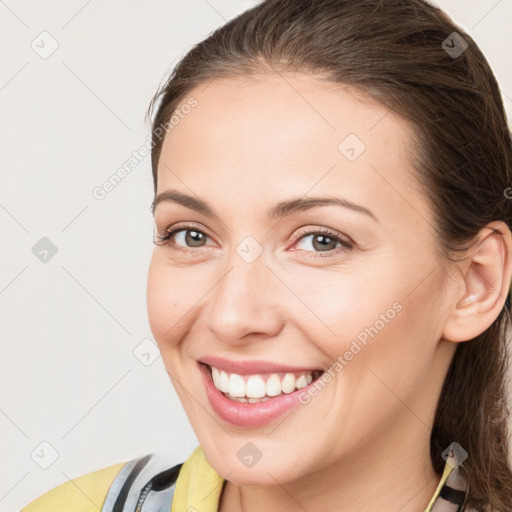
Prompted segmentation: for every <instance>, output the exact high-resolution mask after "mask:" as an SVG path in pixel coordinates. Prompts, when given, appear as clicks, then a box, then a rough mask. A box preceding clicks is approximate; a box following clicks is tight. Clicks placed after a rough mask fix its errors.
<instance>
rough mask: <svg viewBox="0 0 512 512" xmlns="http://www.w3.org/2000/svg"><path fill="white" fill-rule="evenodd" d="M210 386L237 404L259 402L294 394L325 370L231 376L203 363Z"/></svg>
mask: <svg viewBox="0 0 512 512" xmlns="http://www.w3.org/2000/svg"><path fill="white" fill-rule="evenodd" d="M205 366H206V367H207V368H208V370H209V372H210V376H211V378H212V381H213V385H214V386H215V388H217V389H218V390H219V391H220V392H221V393H222V395H223V396H225V397H226V398H229V399H230V400H233V401H236V402H244V403H260V402H266V401H267V400H271V399H272V398H275V397H277V396H281V395H285V394H289V393H293V392H294V391H297V390H299V389H302V388H304V387H306V386H308V385H309V384H311V383H312V382H314V381H316V380H317V379H318V378H320V377H321V375H322V374H323V373H324V370H312V371H299V372H287V373H285V372H274V373H258V374H237V373H230V372H226V371H224V370H221V369H220V368H216V367H215V366H212V365H209V364H205Z"/></svg>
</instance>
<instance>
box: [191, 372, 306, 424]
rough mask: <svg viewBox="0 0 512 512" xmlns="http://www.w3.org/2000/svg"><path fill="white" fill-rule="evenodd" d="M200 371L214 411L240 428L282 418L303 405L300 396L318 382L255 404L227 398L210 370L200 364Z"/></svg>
mask: <svg viewBox="0 0 512 512" xmlns="http://www.w3.org/2000/svg"><path fill="white" fill-rule="evenodd" d="M199 369H200V371H201V374H202V376H203V381H204V384H205V387H206V394H207V395H208V399H209V400H210V403H211V404H212V407H213V410H214V411H215V412H216V413H217V415H218V416H219V417H220V418H222V419H223V420H225V421H227V422H229V423H231V424H233V425H238V426H240V427H248V428H253V427H260V426H262V425H266V424H267V423H270V422H271V421H274V420H275V419H277V418H279V417H280V416H282V415H283V414H284V413H285V412H287V411H290V410H291V409H293V408H295V407H297V406H298V405H301V402H300V401H299V399H298V398H299V394H300V393H304V392H305V391H306V392H307V390H308V388H309V386H311V385H313V384H314V383H315V382H316V379H315V380H314V381H312V382H311V383H309V384H308V385H307V386H305V387H303V388H301V389H298V390H296V391H294V392H293V393H285V394H282V395H278V396H276V397H274V398H271V399H270V400H266V401H265V402H259V403H255V404H250V403H244V402H237V401H235V400H230V399H229V398H226V397H225V396H224V395H223V394H222V392H221V391H219V390H218V389H217V388H216V387H215V386H214V384H213V380H212V376H211V374H210V370H209V368H208V367H207V366H206V365H205V364H203V363H199Z"/></svg>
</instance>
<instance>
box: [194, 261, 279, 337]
mask: <svg viewBox="0 0 512 512" xmlns="http://www.w3.org/2000/svg"><path fill="white" fill-rule="evenodd" d="M279 288H280V289H279ZM282 288H284V287H283V283H282V282H281V281H280V280H279V279H278V278H277V277H276V276H275V275H274V274H273V273H272V271H271V270H270V269H269V268H268V267H267V261H266V260H265V258H264V254H261V255H260V256H259V257H258V258H257V259H256V260H255V261H253V262H251V263H247V262H246V261H244V260H243V259H242V258H240V257H239V256H238V255H237V254H234V256H233V257H232V258H230V260H229V263H228V265H226V267H224V269H223V275H222V276H221V278H220V280H219V281H218V282H217V284H216V286H215V288H214V290H212V293H211V294H210V295H209V297H210V299H209V303H208V306H207V307H206V308H205V309H204V310H203V314H204V315H206V319H205V321H206V322H207V326H208V328H209V329H210V331H211V332H212V333H213V335H214V336H215V338H216V339H218V340H219V341H221V342H223V343H225V344H229V345H243V344H247V343H248V341H249V340H254V337H255V336H257V337H260V338H263V339H265V338H269V337H274V336H277V335H278V334H279V332H280V331H281V330H282V329H283V327H284V322H285V308H284V305H283V304H284V300H283V299H284V297H283V290H282Z"/></svg>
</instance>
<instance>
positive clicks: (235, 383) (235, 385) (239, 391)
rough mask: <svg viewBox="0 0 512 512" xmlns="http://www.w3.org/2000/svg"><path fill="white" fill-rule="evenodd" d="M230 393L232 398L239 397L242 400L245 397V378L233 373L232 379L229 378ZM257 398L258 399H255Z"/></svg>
mask: <svg viewBox="0 0 512 512" xmlns="http://www.w3.org/2000/svg"><path fill="white" fill-rule="evenodd" d="M228 393H229V394H230V395H231V396H238V397H240V398H242V397H244V396H245V381H244V379H243V377H241V376H240V375H237V374H236V373H232V374H231V377H229V391H228ZM254 398H256V397H254Z"/></svg>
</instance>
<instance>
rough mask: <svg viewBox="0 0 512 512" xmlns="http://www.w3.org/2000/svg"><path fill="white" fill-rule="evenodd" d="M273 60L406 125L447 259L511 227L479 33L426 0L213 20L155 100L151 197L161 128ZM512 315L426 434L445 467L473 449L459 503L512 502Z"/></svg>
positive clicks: (466, 366) (509, 151)
mask: <svg viewBox="0 0 512 512" xmlns="http://www.w3.org/2000/svg"><path fill="white" fill-rule="evenodd" d="M453 32H457V33H458V36H456V35H455V36H454V35H453ZM466 44H467V48H465V46H466ZM454 48H455V50H457V49H460V50H461V51H460V52H457V51H455V52H454V51H453V49H454ZM464 48H465V49H464ZM450 49H451V50H452V51H451V52H450ZM462 50H464V51H462ZM457 53H459V54H457ZM277 69H280V70H296V71H304V72H309V73H311V74H316V75H321V76H323V77H326V78H327V80H329V81H331V82H334V83H340V84H346V85H350V86H354V87H357V88H359V89H361V90H362V91H364V92H366V93H368V94H370V95H371V96H372V97H373V98H375V99H376V100H377V101H378V102H380V103H381V104H383V105H385V106H387V107H388V108H390V109H392V110H393V111H395V112H397V113H398V114H400V115H402V116H403V117H404V118H405V119H407V120H409V121H410V123H411V126H412V127H413V128H414V130H413V131H414V132H415V133H416V136H415V154H414V155H412V157H413V158H414V168H415V171H416V174H417V178H418V180H419V183H421V185H422V186H423V188H424V190H425V193H426V194H427V197H428V198H429V200H430V202H431V205H432V206H433V211H434V217H435V232H436V236H437V238H438V243H439V248H440V249H439V252H440V255H441V256H442V257H443V258H446V259H445V260H444V262H445V263H446V262H447V261H448V260H453V259H454V256H455V254H456V253H457V252H460V251H464V250H466V249H467V248H468V247H470V246H471V243H473V242H474V241H475V240H476V238H475V237H476V235H477V233H478V232H479V230H481V229H482V228H483V227H485V226H486V225H487V224H488V223H489V222H491V221H494V220H502V221H504V222H505V223H506V224H507V226H509V228H510V227H512V213H511V206H510V201H509V200H508V199H507V197H505V195H506V194H504V191H505V189H506V188H507V187H509V186H510V184H511V183H512V142H511V136H510V131H509V129H508V127H507V122H506V115H505V112H504V108H503V103H502V100H501V96H500V92H499V89H498V85H497V82H496V79H495V77H494V75H493V73H492V71H491V69H490V66H489V64H488V62H487V60H486V59H485V57H484V55H483V54H482V52H481V51H480V49H479V48H478V46H477V44H476V43H475V41H473V39H472V38H471V37H470V36H469V35H468V34H467V33H465V32H464V31H463V30H462V29H461V28H459V27H458V26H457V25H455V24H454V23H453V22H452V20H451V19H450V18H449V17H448V16H447V15H446V14H445V13H443V12H442V11H441V10H440V9H438V8H437V7H434V6H432V5H430V4H429V3H427V2H425V1H423V0H365V1H353V0H266V1H264V2H262V3H261V4H259V5H257V6H255V7H253V8H251V9H249V10H247V11H245V12H243V13H242V14H241V15H239V16H237V17H236V18H234V19H232V20H230V21H229V22H228V23H226V24H225V25H223V26H221V27H220V28H219V29H217V30H215V31H214V32H213V33H212V34H210V35H209V36H208V38H207V39H205V40H204V41H202V42H200V43H198V44H196V45H195V46H194V47H193V48H192V49H191V50H190V51H189V52H188V53H187V54H186V55H185V56H184V57H183V58H182V59H181V61H180V62H179V63H178V65H177V66H176V67H175V68H174V70H173V72H172V73H171V75H170V77H169V78H168V80H167V81H166V82H165V83H164V85H163V86H162V87H161V88H160V89H159V91H158V92H157V94H156V95H155V97H154V98H153V99H152V101H151V104H150V108H149V110H148V114H149V115H151V114H152V113H153V111H154V110H155V109H156V114H155V116H154V119H153V124H152V128H153V149H152V155H151V156H152V169H153V179H154V187H155V193H156V189H157V166H158V161H159V156H160V152H161V148H162V143H163V138H162V136H161V131H160V133H155V130H157V128H158V127H160V126H162V125H165V123H168V122H169V119H170V118H171V116H172V114H173V113H174V111H175V110H176V108H177V107H178V105H179V104H180V102H181V101H182V100H183V99H184V98H185V96H186V95H187V94H188V93H189V92H190V91H191V90H192V89H193V88H194V87H196V86H197V85H200V84H203V83H206V82H208V81H211V80H213V79H216V78H218V77H222V76H233V77H235V76H248V75H251V74H255V73H258V72H262V71H263V72H265V71H268V70H277ZM157 105H158V106H157ZM443 258H441V261H442V260H443ZM510 325H511V323H510V313H509V310H508V308H506V307H505V308H503V310H502V311H501V312H500V314H499V315H498V317H497V318H496V320H495V321H494V322H493V324H492V325H491V326H490V327H489V328H488V329H487V330H486V331H485V332H483V333H482V334H480V335H479V336H477V337H476V338H474V339H473V340H471V341H467V342H464V343H459V344H458V346H457V349H456V352H455V356H454V358H453V360H452V362H451V366H450V368H449V371H448V374H447V376H446V379H445V382H444V386H443V389H442V392H441V396H440V399H439V402H438V407H437V411H436V416H435V420H434V426H433V430H432V433H431V444H430V447H431V450H430V451H431V459H432V464H433V467H434V469H435V471H436V472H437V473H438V474H441V473H442V470H443V467H444V460H443V458H442V453H443V451H444V450H445V449H446V448H447V447H448V446H449V445H450V444H451V443H452V442H457V443H458V444H460V445H461V446H462V447H463V448H464V449H465V450H466V451H467V452H468V454H469V455H468V458H467V459H466V461H465V462H464V463H463V464H462V466H460V471H461V474H462V476H463V477H464V478H465V480H466V482H467V492H466V499H465V502H464V506H465V507H473V508H476V509H477V510H482V511H491V510H498V511H506V510H512V471H511V468H510V465H509V460H508V457H509V451H508V450H509V446H508V443H509V439H508V412H509V411H508V406H507V393H506V375H507V363H508V359H509V354H508V352H507V338H506V336H507V333H508V329H509V328H510Z"/></svg>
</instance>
